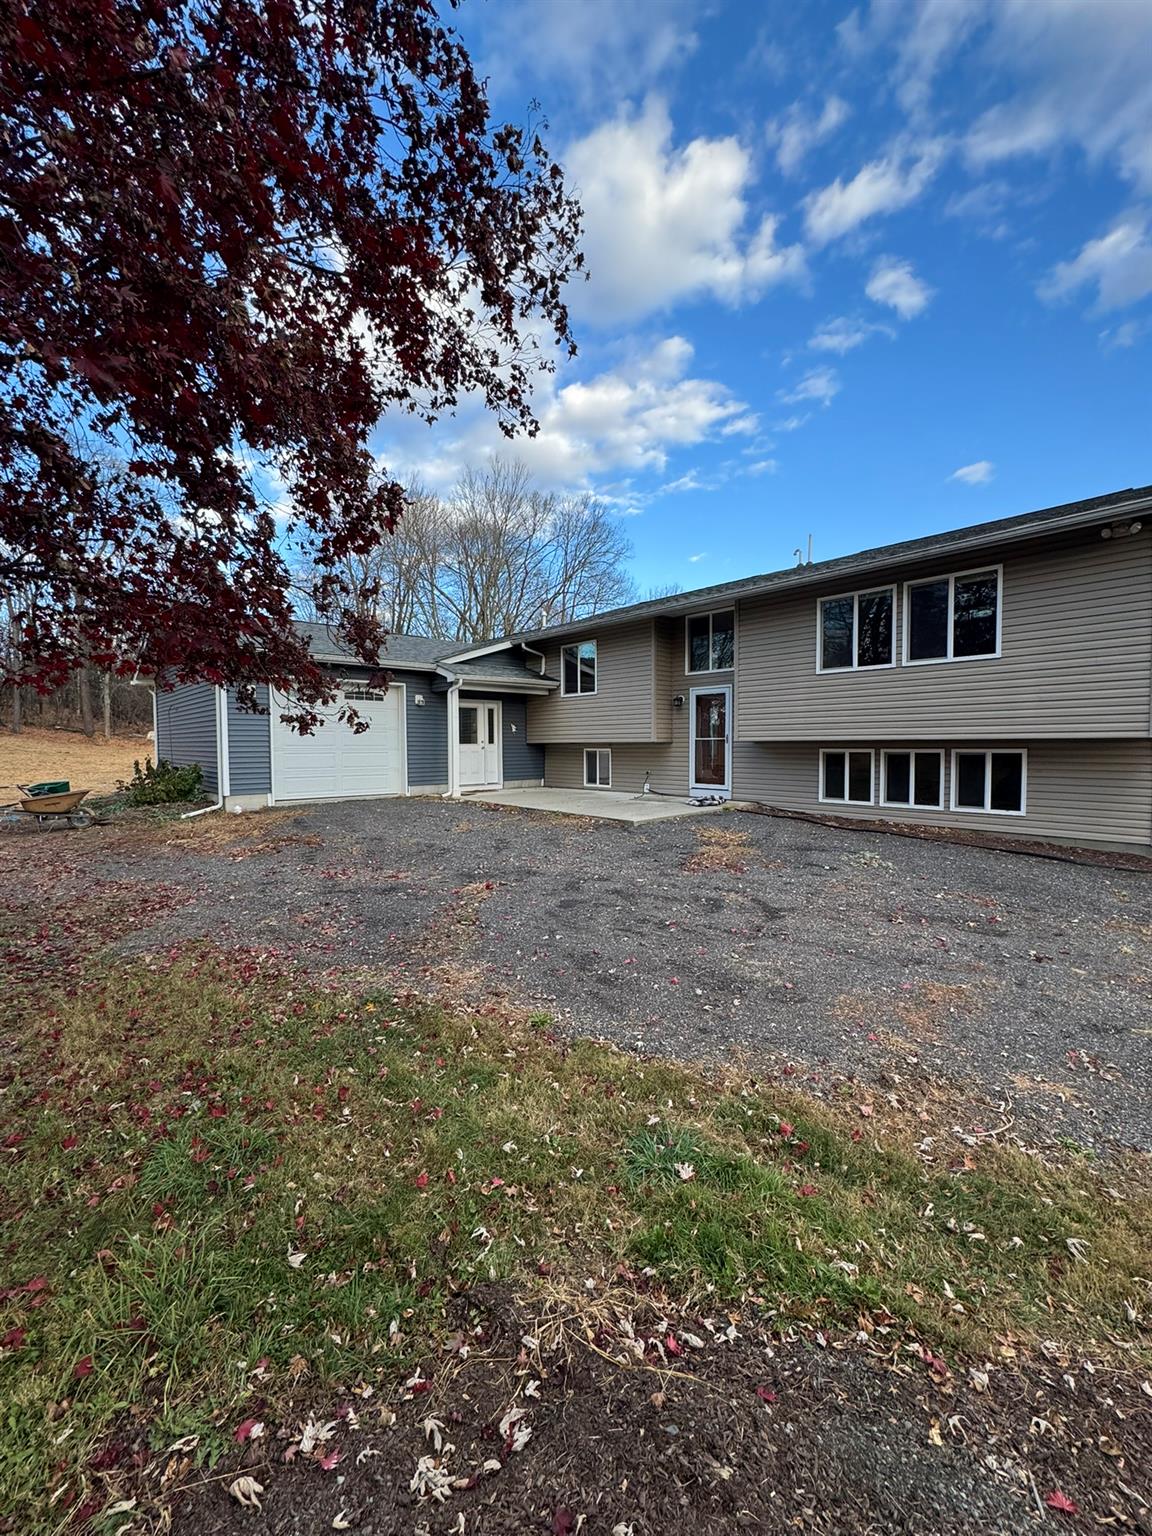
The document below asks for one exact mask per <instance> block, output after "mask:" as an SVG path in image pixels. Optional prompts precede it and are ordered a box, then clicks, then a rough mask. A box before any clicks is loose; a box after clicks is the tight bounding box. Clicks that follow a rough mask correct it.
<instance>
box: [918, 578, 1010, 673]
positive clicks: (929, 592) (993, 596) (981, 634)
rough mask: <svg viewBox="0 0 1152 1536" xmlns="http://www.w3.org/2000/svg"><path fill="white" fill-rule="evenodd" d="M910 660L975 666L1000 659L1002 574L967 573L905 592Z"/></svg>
mask: <svg viewBox="0 0 1152 1536" xmlns="http://www.w3.org/2000/svg"><path fill="white" fill-rule="evenodd" d="M904 591H905V604H904V633H905V641H904V659H905V661H908V662H917V661H971V660H973V659H974V658H975V657H978V656H998V655H999V654H1000V571H999V570H998V569H997V570H991V571H967V572H965V573H964V574H963V575H962V576H940V577H937V578H936V579H935V580H933V581H910V582H909V583H908V585H907V586H906V587H905V589H904Z"/></svg>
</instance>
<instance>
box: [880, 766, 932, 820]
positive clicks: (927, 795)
mask: <svg viewBox="0 0 1152 1536" xmlns="http://www.w3.org/2000/svg"><path fill="white" fill-rule="evenodd" d="M880 800H881V803H882V804H883V805H907V806H915V805H920V806H926V807H931V809H933V810H937V811H938V810H939V809H940V807H941V806H942V805H943V804H944V754H943V752H885V754H884V779H883V785H882V788H881V791H880Z"/></svg>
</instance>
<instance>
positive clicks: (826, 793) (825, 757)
mask: <svg viewBox="0 0 1152 1536" xmlns="http://www.w3.org/2000/svg"><path fill="white" fill-rule="evenodd" d="M820 798H821V800H829V801H832V802H833V803H836V802H839V803H840V804H841V805H871V804H872V801H873V799H874V786H873V753H871V752H857V751H843V752H836V751H826V752H821V754H820Z"/></svg>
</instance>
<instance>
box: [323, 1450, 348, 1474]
mask: <svg viewBox="0 0 1152 1536" xmlns="http://www.w3.org/2000/svg"><path fill="white" fill-rule="evenodd" d="M343 1460H344V1452H343V1451H342V1450H341V1449H340V1447H339V1446H337V1447H336V1448H335V1450H331V1451H329V1452H328V1454H327V1456H321V1457H320V1465H321V1467H323V1469H324V1471H325V1472H331V1470H332V1468H333V1467H334V1466H335V1465H336V1463H337V1462H338V1461H343Z"/></svg>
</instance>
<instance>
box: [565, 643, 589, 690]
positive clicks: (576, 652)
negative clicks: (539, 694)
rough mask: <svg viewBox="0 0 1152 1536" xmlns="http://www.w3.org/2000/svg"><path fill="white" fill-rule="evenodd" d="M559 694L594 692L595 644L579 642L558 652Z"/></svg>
mask: <svg viewBox="0 0 1152 1536" xmlns="http://www.w3.org/2000/svg"><path fill="white" fill-rule="evenodd" d="M560 692H561V693H595V692H596V642H595V640H581V641H579V642H578V643H577V644H576V645H566V646H565V647H564V648H563V650H562V651H561V652H560Z"/></svg>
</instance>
